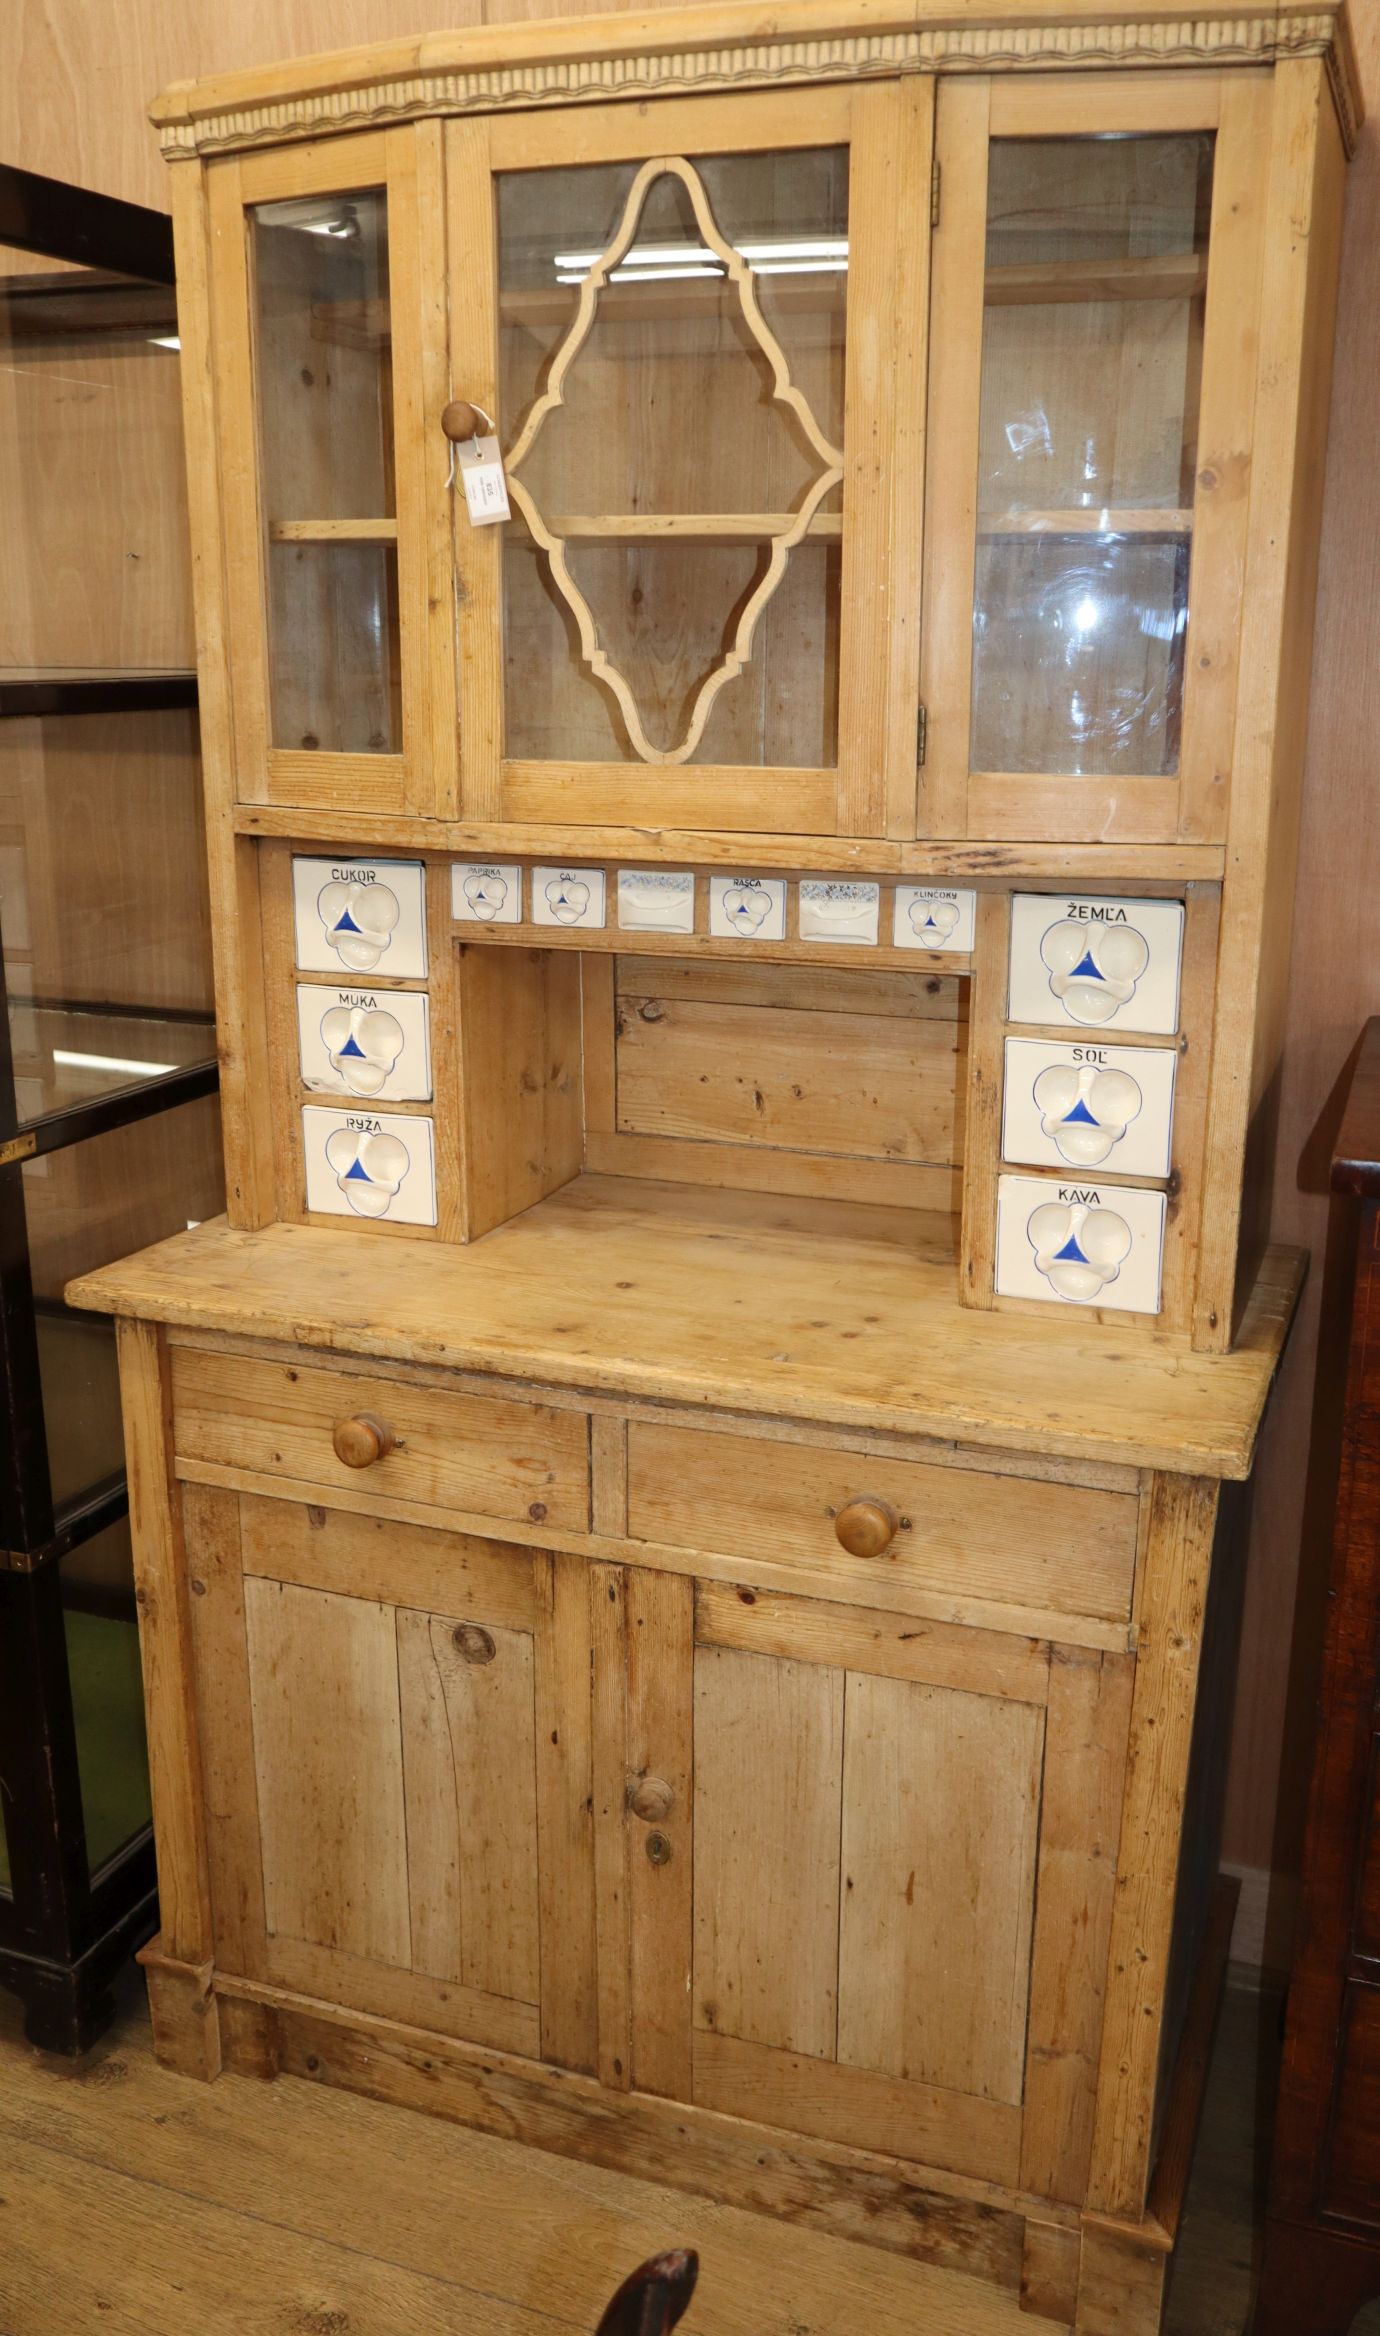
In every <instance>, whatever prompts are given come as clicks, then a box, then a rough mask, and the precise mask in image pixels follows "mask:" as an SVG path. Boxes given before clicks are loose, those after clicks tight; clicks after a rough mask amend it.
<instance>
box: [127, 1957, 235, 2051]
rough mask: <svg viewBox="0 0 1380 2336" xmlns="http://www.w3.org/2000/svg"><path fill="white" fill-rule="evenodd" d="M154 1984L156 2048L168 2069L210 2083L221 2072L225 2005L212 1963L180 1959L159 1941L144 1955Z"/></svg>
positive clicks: (151, 1989) (151, 1998)
mask: <svg viewBox="0 0 1380 2336" xmlns="http://www.w3.org/2000/svg"><path fill="white" fill-rule="evenodd" d="M139 1961H140V1962H141V1963H142V1964H143V1966H144V1970H145V1972H146V1974H147V1977H148V1983H149V2011H150V2013H151V2014H152V2017H153V2049H154V2052H155V2054H156V2055H157V2057H158V2059H159V2060H160V2061H161V2062H162V2064H163V2066H164V2068H175V2069H176V2070H177V2071H178V2073H179V2075H181V2076H195V2077H200V2078H201V2080H202V2082H203V2084H209V2083H210V2081H211V2079H212V2077H217V2076H219V2075H220V2072H221V2066H222V2055H221V2042H220V2006H219V2004H218V2003H217V2001H216V1997H215V1992H214V1989H213V1987H212V1976H213V1973H212V1966H211V1965H210V1964H209V1963H177V1962H174V1961H173V1960H172V1959H171V1957H169V1956H165V1955H163V1954H161V1953H160V1951H159V1942H158V1940H157V1939H154V1940H152V1941H151V1943H150V1944H149V1945H148V1946H147V1947H144V1948H143V1949H142V1950H141V1952H140V1955H139Z"/></svg>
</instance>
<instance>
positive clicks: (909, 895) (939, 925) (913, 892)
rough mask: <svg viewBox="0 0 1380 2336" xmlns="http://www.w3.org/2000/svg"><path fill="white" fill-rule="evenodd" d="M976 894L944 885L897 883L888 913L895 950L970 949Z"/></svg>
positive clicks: (975, 910) (974, 918)
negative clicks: (892, 904) (889, 913)
mask: <svg viewBox="0 0 1380 2336" xmlns="http://www.w3.org/2000/svg"><path fill="white" fill-rule="evenodd" d="M976 918H977V894H976V893H975V892H955V891H953V890H951V888H950V887H949V886H948V885H946V884H898V885H897V887H896V893H895V907H894V908H893V911H892V930H891V939H892V944H893V946H894V947H895V948H897V949H971V948H972V946H973V926H974V923H975V922H976Z"/></svg>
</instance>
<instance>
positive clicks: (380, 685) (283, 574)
mask: <svg viewBox="0 0 1380 2336" xmlns="http://www.w3.org/2000/svg"><path fill="white" fill-rule="evenodd" d="M268 584H269V637H270V651H271V697H272V706H273V743H274V745H275V746H283V747H295V748H297V749H298V750H299V751H300V750H305V751H306V752H308V753H310V752H312V751H313V750H314V749H316V748H320V749H321V751H322V752H324V753H327V754H395V753H397V752H398V750H399V749H400V747H401V744H402V698H401V688H400V683H399V675H398V566H397V554H396V552H395V551H394V549H393V546H392V545H391V544H378V543H275V544H274V545H273V546H272V548H271V550H270V552H269V560H268Z"/></svg>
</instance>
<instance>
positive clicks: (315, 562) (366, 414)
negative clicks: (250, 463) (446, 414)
mask: <svg viewBox="0 0 1380 2336" xmlns="http://www.w3.org/2000/svg"><path fill="white" fill-rule="evenodd" d="M250 219H251V222H252V231H253V265H254V289H255V303H256V333H255V359H256V368H257V380H258V404H259V460H260V466H261V483H262V506H263V512H264V522H265V528H266V532H267V544H266V547H265V558H266V563H267V576H268V623H269V668H270V673H269V697H270V708H271V725H272V739H273V744H274V745H275V746H278V747H283V748H290V749H292V750H294V751H295V752H297V753H303V752H305V753H313V752H318V751H319V752H322V753H327V754H395V753H397V752H399V751H400V748H401V743H402V724H401V713H400V706H399V691H398V590H397V550H396V534H397V521H396V513H397V494H396V486H395V481H394V472H393V365H392V335H391V328H390V311H389V285H388V215H387V198H386V197H385V195H384V194H383V192H382V191H381V190H380V189H378V188H375V189H373V190H370V191H364V192H353V193H347V194H339V195H336V194H327V195H319V196H312V197H309V198H305V199H303V200H301V201H295V202H287V203H262V204H260V205H259V206H258V208H257V209H256V210H253V211H251V213H250Z"/></svg>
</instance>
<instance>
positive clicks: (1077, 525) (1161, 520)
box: [978, 507, 1193, 537]
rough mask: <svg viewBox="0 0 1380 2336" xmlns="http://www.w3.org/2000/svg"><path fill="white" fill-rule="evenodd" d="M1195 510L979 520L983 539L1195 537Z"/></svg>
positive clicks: (1005, 515) (1028, 514)
mask: <svg viewBox="0 0 1380 2336" xmlns="http://www.w3.org/2000/svg"><path fill="white" fill-rule="evenodd" d="M1192 532H1193V513H1192V510H1191V509H1190V510H1172V511H1170V510H1161V511H1154V510H1141V509H1139V508H1134V509H1127V508H1122V507H1118V508H1117V509H1115V510H1099V511H1093V510H1084V509H1082V508H1075V509H1072V510H1068V511H1013V512H1010V513H1003V514H1002V515H1001V516H1000V517H999V518H998V517H993V518H991V519H987V518H984V517H982V516H979V518H978V534H979V536H980V537H994V536H1007V535H1191V534H1192Z"/></svg>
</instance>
